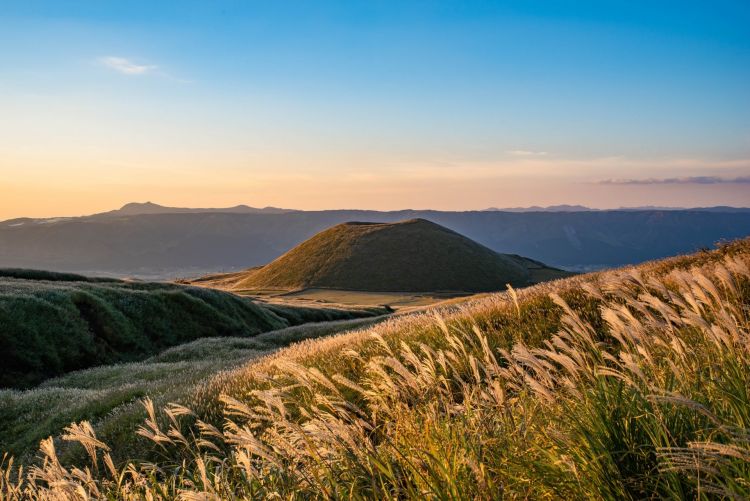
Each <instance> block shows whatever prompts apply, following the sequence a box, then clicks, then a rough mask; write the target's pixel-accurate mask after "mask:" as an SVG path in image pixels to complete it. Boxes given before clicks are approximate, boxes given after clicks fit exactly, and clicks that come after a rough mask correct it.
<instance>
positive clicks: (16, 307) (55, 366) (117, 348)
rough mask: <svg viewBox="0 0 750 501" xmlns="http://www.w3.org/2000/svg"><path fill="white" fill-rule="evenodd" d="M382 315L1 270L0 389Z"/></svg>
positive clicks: (164, 286)
mask: <svg viewBox="0 0 750 501" xmlns="http://www.w3.org/2000/svg"><path fill="white" fill-rule="evenodd" d="M382 312H383V311H382V310H379V309H377V308H373V309H372V310H338V309H323V308H295V307H285V306H279V305H265V304H263V303H258V302H253V301H251V300H249V299H246V298H240V297H237V296H235V295H233V294H230V293H226V292H221V291H215V290H208V289H202V288H197V287H186V286H180V285H173V284H166V283H144V282H128V281H120V280H114V279H91V278H87V277H83V276H80V275H75V274H63V273H52V272H46V271H36V270H18V269H10V270H2V269H0V346H2V350H0V367H2V372H0V387H16V388H21V387H28V386H31V385H34V384H37V383H39V382H41V381H43V380H45V379H47V378H50V377H54V376H58V375H60V374H64V373H66V372H70V371H73V370H78V369H83V368H87V367H93V366H96V365H103V364H112V363H118V362H128V361H135V360H142V359H144V358H146V357H148V356H151V355H154V354H156V353H158V352H160V351H162V350H164V349H166V348H168V347H171V346H175V345H178V344H182V343H186V342H188V341H192V340H194V339H198V338H202V337H213V336H253V335H256V334H259V333H261V332H267V331H271V330H275V329H281V328H284V327H288V326H290V325H298V324H301V323H305V322H315V321H324V320H340V319H346V318H355V317H359V316H370V315H373V314H376V313H382Z"/></svg>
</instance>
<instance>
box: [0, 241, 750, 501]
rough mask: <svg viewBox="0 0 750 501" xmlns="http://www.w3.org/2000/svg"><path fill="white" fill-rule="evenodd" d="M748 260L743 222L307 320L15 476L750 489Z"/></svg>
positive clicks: (180, 493)
mask: <svg viewBox="0 0 750 501" xmlns="http://www.w3.org/2000/svg"><path fill="white" fill-rule="evenodd" d="M749 265H750V240H744V241H738V242H734V243H729V244H725V245H722V246H721V247H720V248H718V249H717V250H715V251H710V252H700V253H697V254H694V255H690V256H681V257H676V258H672V259H667V260H663V261H657V262H653V263H647V264H644V265H641V266H639V267H634V268H627V269H621V270H614V271H608V272H601V273H595V274H589V275H582V276H577V277H572V278H568V279H563V280H558V281H555V282H549V283H545V284H541V285H537V286H533V287H529V288H526V289H520V290H514V289H509V291H508V292H506V293H501V294H491V295H487V296H484V297H481V298H478V299H475V300H469V301H464V302H457V303H454V304H450V305H446V306H442V307H437V308H435V309H433V310H431V311H428V312H424V313H421V314H411V315H404V316H400V317H395V318H391V319H389V320H386V321H383V322H380V323H377V324H375V325H373V326H371V327H369V328H367V329H362V330H358V331H354V332H347V333H343V334H339V335H334V336H329V337H325V338H322V339H308V340H304V341H301V342H298V343H295V344H292V345H291V346H289V347H287V348H284V349H281V350H278V351H274V352H273V353H271V354H269V355H266V356H262V357H260V358H257V359H254V360H251V361H249V362H247V363H241V364H238V365H237V366H236V367H233V368H228V369H227V370H225V371H222V372H219V373H217V374H214V375H212V376H210V377H206V378H205V379H203V380H201V381H199V382H198V383H197V384H196V385H195V386H194V387H191V388H190V389H189V391H185V392H184V393H183V394H182V395H177V397H178V398H175V400H174V401H175V402H176V403H173V404H166V405H165V404H163V403H162V401H155V400H153V399H151V398H149V397H148V396H146V397H144V398H143V399H142V405H143V409H144V410H143V417H144V418H145V419H144V420H143V421H142V423H141V424H140V426H139V428H138V429H137V431H136V432H135V433H133V434H132V435H130V436H124V435H123V436H117V437H114V436H112V435H109V436H107V437H106V438H105V435H107V433H106V429H105V428H104V427H102V423H100V422H96V421H94V422H93V423H92V422H89V421H81V422H77V423H72V424H70V425H69V426H68V427H67V428H66V429H65V430H64V432H63V433H61V434H59V435H57V436H54V437H50V438H47V439H44V440H42V441H41V443H40V449H39V452H38V458H37V460H36V461H33V462H29V463H27V464H25V465H24V466H18V464H19V463H18V462H17V461H13V460H11V459H10V458H9V457H6V459H5V460H4V463H3V473H2V475H0V495H2V496H3V497H4V498H7V499H15V498H24V497H26V498H52V499H85V498H86V497H90V498H119V499H143V498H147V499H173V498H179V499H185V500H196V499H241V498H256V497H258V498H283V499H308V498H332V499H339V498H343V499H362V498H378V499H380V498H419V499H424V498H430V499H467V498H475V499H496V498H506V497H507V498H532V499H557V498H561V497H567V498H572V499H643V498H674V499H684V498H698V499H712V498H726V499H747V498H748V497H750V390H749V389H750V332H749V331H750V309H749V307H748V305H750V269H749ZM165 356H166V354H165ZM175 356H176V357H177V358H178V359H179V356H178V355H175ZM91 379H96V378H91ZM199 379H200V378H199ZM115 422H116V421H110V422H109V424H110V425H112V424H113V423H115ZM119 429H124V428H119ZM136 443H137V444H139V445H138V446H137V447H133V444H136ZM61 444H65V446H64V447H62V448H61ZM129 447H133V449H132V451H133V453H132V454H126V455H125V456H127V457H128V459H127V460H123V459H121V457H122V455H121V454H120V452H119V451H121V450H123V449H127V448H129ZM61 449H75V450H77V451H78V452H77V453H75V454H74V453H71V454H69V455H68V459H61V458H60V456H59V455H58V450H61Z"/></svg>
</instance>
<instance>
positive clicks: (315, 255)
mask: <svg viewBox="0 0 750 501" xmlns="http://www.w3.org/2000/svg"><path fill="white" fill-rule="evenodd" d="M566 275H567V273H566V272H563V271H561V270H556V269H554V268H549V267H547V266H545V265H544V264H542V263H539V262H537V261H534V260H531V259H528V258H524V257H521V256H517V255H510V254H499V253H497V252H495V251H493V250H491V249H489V248H487V247H485V246H483V245H481V244H479V243H477V242H474V241H473V240H470V239H469V238H466V237H465V236H463V235H460V234H459V233H456V232H454V231H452V230H449V229H448V228H445V227H443V226H440V225H438V224H435V223H432V222H430V221H427V220H425V219H410V220H407V221H401V222H397V223H363V222H350V223H343V224H339V225H336V226H333V227H332V228H329V229H327V230H324V231H322V232H320V233H318V234H317V235H315V236H313V237H312V238H310V239H309V240H306V241H305V242H303V243H301V244H300V245H298V246H297V247H294V248H293V249H291V250H290V251H288V252H287V253H286V254H284V255H282V256H281V257H279V258H278V259H276V260H274V261H273V262H271V263H269V264H267V265H265V266H262V267H258V268H254V269H250V270H247V271H244V272H239V273H233V274H229V275H225V276H223V277H213V279H214V280H215V283H216V285H219V282H220V285H221V286H223V287H227V288H230V289H234V290H262V289H305V288H329V289H345V290H360V291H372V292H385V291H388V292H435V291H460V292H485V291H493V290H501V289H503V288H505V284H508V283H510V284H512V285H514V286H524V285H529V284H531V283H535V282H538V281H541V280H543V279H550V278H558V277H562V276H566ZM211 278H212V277H206V279H207V280H206V281H211Z"/></svg>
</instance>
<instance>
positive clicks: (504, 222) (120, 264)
mask: <svg viewBox="0 0 750 501" xmlns="http://www.w3.org/2000/svg"><path fill="white" fill-rule="evenodd" d="M415 218H422V219H428V220H430V221H432V222H434V223H436V224H439V225H441V226H445V227H446V228H449V229H451V230H453V231H456V232H458V233H460V234H462V235H465V236H466V237H468V238H470V239H472V240H474V241H476V242H478V243H480V244H482V245H484V246H486V247H489V248H490V249H492V250H494V251H496V252H502V253H506V254H519V255H522V256H528V257H529V258H531V259H535V260H538V261H541V262H544V263H546V264H548V265H550V266H555V267H562V268H566V269H571V270H588V269H599V268H602V267H610V266H621V265H626V264H635V263H639V262H643V261H647V260H650V259H657V258H661V257H665V256H670V255H675V254H684V253H689V252H694V251H696V250H699V249H701V248H711V247H713V246H714V244H715V243H716V242H717V241H719V240H722V239H726V240H729V239H735V238H740V237H744V236H747V235H750V212H747V211H744V212H741V211H737V210H728V209H727V210H724V211H721V210H716V211H714V210H711V211H707V210H669V211H663V210H642V211H637V210H628V211H622V210H612V211H587V212H521V213H512V212H494V211H474V212H445V211H428V210H421V211H415V210H408V211H394V212H378V211H358V210H331V211H309V212H306V211H294V212H286V213H271V214H269V213H247V214H242V213H227V212H196V213H167V214H135V215H108V216H88V217H79V218H50V219H43V220H40V219H15V220H11V221H5V222H1V223H0V267H12V268H43V269H49V270H55V271H71V272H78V273H89V274H103V273H106V274H113V275H117V276H138V277H144V278H173V277H186V276H198V275H203V274H206V273H211V272H221V271H237V270H242V269H245V268H247V267H249V266H260V265H264V264H266V263H269V262H271V261H272V260H274V259H276V258H277V257H279V256H280V255H282V254H283V253H284V252H286V251H288V250H289V249H291V248H292V247H294V246H296V245H298V244H300V243H301V242H303V241H304V240H306V239H308V238H310V237H312V236H313V235H315V234H316V233H318V232H320V231H323V230H325V229H326V228H330V227H331V226H334V225H336V224H340V223H343V222H347V221H372V222H379V223H392V222H396V221H401V220H404V219H415Z"/></svg>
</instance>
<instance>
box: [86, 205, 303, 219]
mask: <svg viewBox="0 0 750 501" xmlns="http://www.w3.org/2000/svg"><path fill="white" fill-rule="evenodd" d="M201 212H226V213H233V214H284V213H286V212H294V210H292V209H279V208H278V207H263V208H262V209H258V208H256V207H249V206H247V205H235V206H234V207H226V208H218V209H216V208H214V209H194V208H186V207H165V206H163V205H159V204H155V203H152V202H144V203H138V202H131V203H128V204H125V205H123V206H122V207H121V208H119V209H117V210H113V211H109V212H102V213H99V214H94V215H93V216H90V217H107V216H139V215H143V214H195V213H201Z"/></svg>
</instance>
